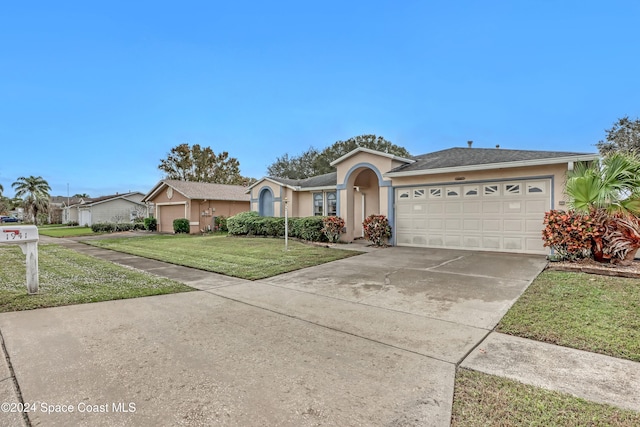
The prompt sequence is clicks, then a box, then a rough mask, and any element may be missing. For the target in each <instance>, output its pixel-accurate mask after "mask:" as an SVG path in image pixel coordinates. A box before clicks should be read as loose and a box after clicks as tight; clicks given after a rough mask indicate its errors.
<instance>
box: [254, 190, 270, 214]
mask: <svg viewBox="0 0 640 427" xmlns="http://www.w3.org/2000/svg"><path fill="white" fill-rule="evenodd" d="M258 213H259V214H260V216H273V192H272V191H271V189H270V188H263V189H262V190H261V191H260V196H259V198H258Z"/></svg>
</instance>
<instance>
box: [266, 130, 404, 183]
mask: <svg viewBox="0 0 640 427" xmlns="http://www.w3.org/2000/svg"><path fill="white" fill-rule="evenodd" d="M358 147H363V148H369V149H371V150H376V151H382V152H384V153H389V154H394V155H396V156H400V157H410V156H411V155H410V154H409V152H408V151H407V150H406V149H405V148H404V147H400V146H398V145H395V144H393V143H391V142H389V141H387V140H386V139H384V138H383V137H381V136H376V135H360V136H355V137H353V138H349V139H347V140H346V141H337V142H335V143H334V144H332V145H331V146H329V147H327V148H325V149H324V150H322V151H318V150H316V149H315V148H313V147H311V148H309V149H308V150H307V151H305V152H304V153H302V154H300V155H299V156H295V157H290V156H289V155H288V154H285V155H283V156H281V157H278V158H277V159H276V161H275V162H274V163H272V164H271V165H270V166H269V167H268V168H267V174H268V175H270V176H276V177H280V178H289V179H304V178H309V177H311V176H316V175H322V174H325V173H329V172H334V171H335V168H334V167H333V166H331V162H332V161H334V160H336V159H338V158H340V157H342V156H344V155H345V154H347V153H349V152H350V151H353V150H355V149H356V148H358Z"/></svg>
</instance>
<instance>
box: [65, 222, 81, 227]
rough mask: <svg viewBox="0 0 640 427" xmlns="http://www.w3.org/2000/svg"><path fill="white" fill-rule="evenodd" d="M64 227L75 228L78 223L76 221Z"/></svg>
mask: <svg viewBox="0 0 640 427" xmlns="http://www.w3.org/2000/svg"><path fill="white" fill-rule="evenodd" d="M66 225H67V227H77V226H79V225H80V224H79V223H78V221H69V222H68V223H67V224H66Z"/></svg>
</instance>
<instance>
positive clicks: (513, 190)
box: [504, 184, 521, 196]
mask: <svg viewBox="0 0 640 427" xmlns="http://www.w3.org/2000/svg"><path fill="white" fill-rule="evenodd" d="M504 194H505V196H513V195H518V194H521V189H520V184H505V185H504Z"/></svg>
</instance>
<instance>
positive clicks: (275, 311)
mask: <svg viewBox="0 0 640 427" xmlns="http://www.w3.org/2000/svg"><path fill="white" fill-rule="evenodd" d="M215 290H216V289H210V290H205V291H204V292H206V293H209V294H211V295H215V296H216V297H218V298H223V299H226V300H229V301H233V302H236V303H239V304H243V305H246V306H249V307H253V308H257V309H259V310H265V311H268V312H270V313H274V314H277V315H280V316H285V317H288V318H290V319H294V320H297V321H301V322H304V323H307V324H309V325H314V326H318V327H320V328H324V329H327V330H330V331H333V332H338V333H341V334H346V335H350V336H352V337H356V338H360V339H363V340H365V341H368V342H372V343H376V344H380V345H383V346H385V347H389V348H393V349H396V350H400V351H406V352H407V353H412V354H415V355H418V356H421V357H426V358H427V359H431V360H437V361H438V362H443V363H446V364H449V365H453V366H457V365H456V363H453V362H451V361H449V360H445V359H442V358H438V357H434V356H431V355H428V354H424V353H420V352H418V351H415V350H409V349H407V348H403V347H399V346H396V345H393V344H389V343H386V342H383V341H379V340H374V339H372V338H367V337H364V336H362V335H358V334H354V333H352V332H349V331H344V330H342V329H338V328H333V327H331V326H327V325H323V324H321V323H317V322H312V321H310V320H307V319H303V318H302V317H298V316H294V315H292V314H288V313H283V312H281V311H277V310H274V309H271V308H267V307H262V306H259V305H255V304H251V303H248V302H246V301H242V300H239V299H236V298H231V297H229V296H226V295H219V294H216V293H215Z"/></svg>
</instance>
